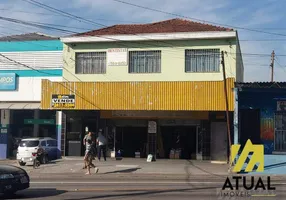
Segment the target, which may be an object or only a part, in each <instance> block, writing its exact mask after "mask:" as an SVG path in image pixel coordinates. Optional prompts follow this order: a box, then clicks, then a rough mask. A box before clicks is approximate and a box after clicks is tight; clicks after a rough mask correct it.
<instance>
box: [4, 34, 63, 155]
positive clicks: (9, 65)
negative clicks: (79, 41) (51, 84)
mask: <svg viewBox="0 0 286 200" xmlns="http://www.w3.org/2000/svg"><path fill="white" fill-rule="evenodd" d="M62 49H63V47H62V43H61V41H60V40H59V38H54V37H51V36H47V35H43V34H39V33H31V34H23V35H15V36H7V37H2V38H0V80H1V81H0V110H1V138H0V152H1V153H0V158H1V159H6V158H7V157H13V156H15V152H16V149H15V148H16V145H15V143H16V142H17V140H18V139H21V138H27V137H47V136H49V137H53V138H56V137H57V135H56V111H41V110H40V102H41V84H42V79H47V80H51V81H62V67H63V64H62Z"/></svg>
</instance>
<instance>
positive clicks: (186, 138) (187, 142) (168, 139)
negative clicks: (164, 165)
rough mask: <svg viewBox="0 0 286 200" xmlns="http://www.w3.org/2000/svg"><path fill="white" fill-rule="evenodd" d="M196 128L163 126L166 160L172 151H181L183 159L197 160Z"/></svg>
mask: <svg viewBox="0 0 286 200" xmlns="http://www.w3.org/2000/svg"><path fill="white" fill-rule="evenodd" d="M196 131H197V128H196V126H162V127H161V135H162V140H163V149H164V154H165V158H170V152H171V150H173V149H174V150H176V149H181V156H180V158H181V159H195V158H196V145H197V142H196V141H197V140H196V137H197V136H196V135H197V134H196Z"/></svg>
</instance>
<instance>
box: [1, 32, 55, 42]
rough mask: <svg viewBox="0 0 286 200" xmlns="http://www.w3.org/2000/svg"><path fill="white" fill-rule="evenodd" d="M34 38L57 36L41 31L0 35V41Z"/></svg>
mask: <svg viewBox="0 0 286 200" xmlns="http://www.w3.org/2000/svg"><path fill="white" fill-rule="evenodd" d="M34 40H59V38H58V37H54V36H50V35H46V34H43V33H26V34H21V35H10V36H4V37H0V41H1V42H4V41H5V42H9V41H34Z"/></svg>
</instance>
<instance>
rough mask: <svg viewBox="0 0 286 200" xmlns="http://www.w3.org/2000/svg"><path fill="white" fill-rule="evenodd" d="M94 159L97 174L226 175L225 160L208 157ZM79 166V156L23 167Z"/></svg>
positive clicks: (74, 169)
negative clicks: (182, 158)
mask: <svg viewBox="0 0 286 200" xmlns="http://www.w3.org/2000/svg"><path fill="white" fill-rule="evenodd" d="M4 163H6V164H12V165H16V166H19V165H18V163H17V161H15V160H5V161H0V164H4ZM93 163H94V164H95V165H96V166H97V167H98V168H99V174H123V173H124V174H126V173H128V174H133V175H136V174H137V175H138V174H145V175H146V174H150V175H152V174H154V175H184V176H186V175H188V176H192V175H211V176H213V175H214V176H215V175H228V165H227V164H212V163H211V162H210V161H197V160H194V161H188V160H164V159H162V160H161V159H160V160H157V161H155V162H151V163H148V162H147V161H146V159H135V158H123V159H122V160H112V159H110V158H108V159H107V161H100V162H99V161H97V160H94V161H93ZM82 167H83V158H82V157H63V158H62V159H60V160H56V161H51V162H50V163H49V164H46V165H41V166H40V167H39V168H38V169H33V167H32V166H29V165H27V166H24V167H22V168H24V169H25V170H27V171H28V172H30V173H33V174H35V173H36V174H83V173H84V172H85V170H83V169H82Z"/></svg>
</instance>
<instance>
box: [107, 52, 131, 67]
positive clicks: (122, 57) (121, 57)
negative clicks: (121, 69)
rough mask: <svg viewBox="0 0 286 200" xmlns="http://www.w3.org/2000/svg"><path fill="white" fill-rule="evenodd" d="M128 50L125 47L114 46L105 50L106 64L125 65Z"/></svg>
mask: <svg viewBox="0 0 286 200" xmlns="http://www.w3.org/2000/svg"><path fill="white" fill-rule="evenodd" d="M127 52H128V50H127V49H126V48H114V49H108V50H107V65H108V66H126V65H128V64H127V58H128V55H127Z"/></svg>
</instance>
